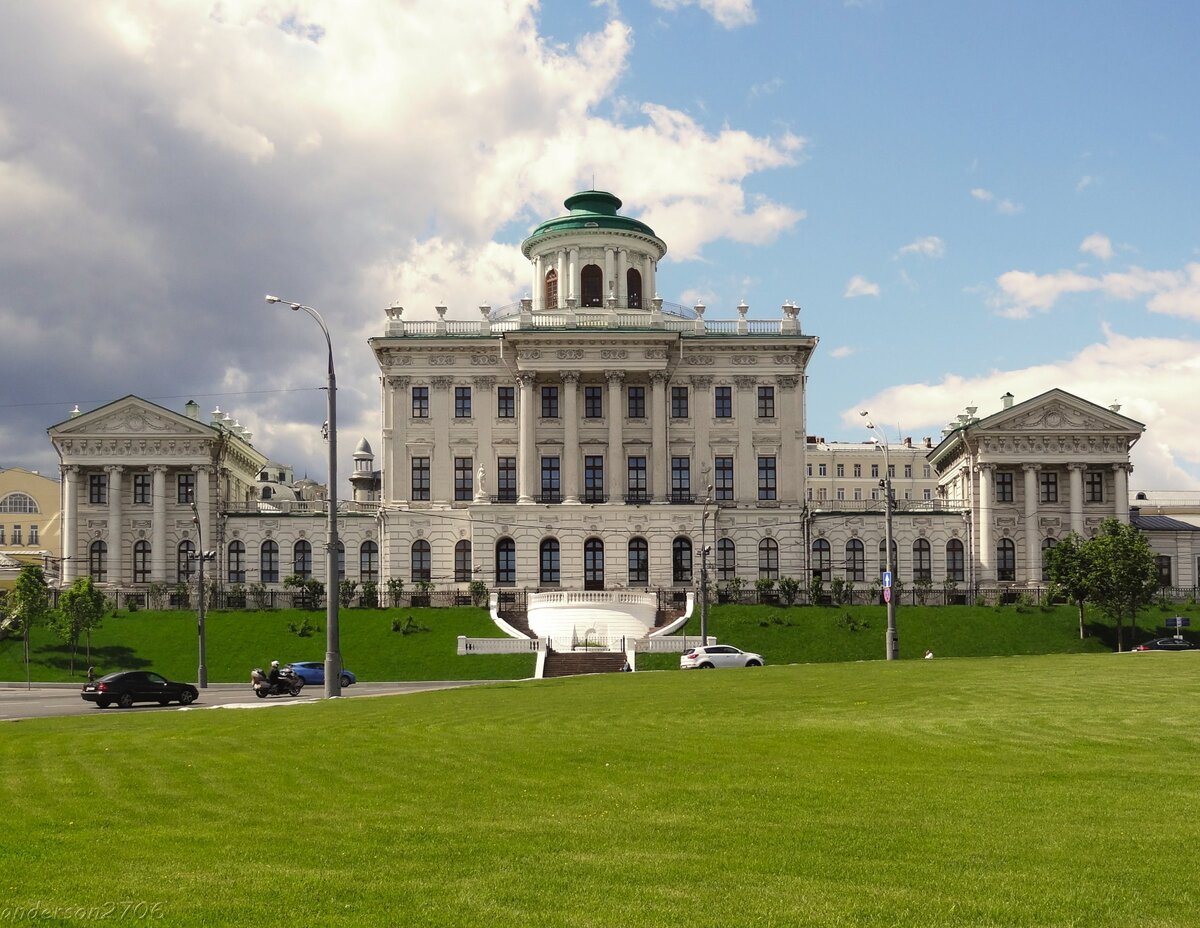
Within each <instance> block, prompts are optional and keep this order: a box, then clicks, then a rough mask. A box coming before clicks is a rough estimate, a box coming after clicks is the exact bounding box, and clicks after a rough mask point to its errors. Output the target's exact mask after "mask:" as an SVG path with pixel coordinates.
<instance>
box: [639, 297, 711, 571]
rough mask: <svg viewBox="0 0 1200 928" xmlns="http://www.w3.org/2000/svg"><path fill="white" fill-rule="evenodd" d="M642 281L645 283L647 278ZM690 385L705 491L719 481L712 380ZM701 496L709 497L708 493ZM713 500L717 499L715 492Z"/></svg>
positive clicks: (690, 381)
mask: <svg viewBox="0 0 1200 928" xmlns="http://www.w3.org/2000/svg"><path fill="white" fill-rule="evenodd" d="M642 280H643V283H644V282H645V278H643V279H642ZM688 384H689V385H690V386H691V388H692V392H691V396H689V397H688V402H689V403H690V405H691V408H690V409H689V410H688V411H689V412H690V413H691V414H692V422H693V423H694V428H695V431H694V433H693V434H694V435H695V438H696V453H697V454H702V455H704V460H703V461H700V462H699V463H698V464H694V465H693V466H695V467H696V468H697V470H698V471H699V473H700V475H701V481H702V483H701V489H704V488H705V487H707V486H708V485H709V484H710V483H711V484H715V483H716V481H717V475H716V471H715V467H716V461H715V460H714V458H715V455H714V454H713V449H712V442H711V440H710V439H709V437H708V436H709V427H710V426H711V425H712V378H711V377H705V376H699V375H697V376H692V377H689V378H688ZM701 495H707V493H704V494H701ZM713 499H716V492H715V490H714V493H713ZM710 564H711V562H710Z"/></svg>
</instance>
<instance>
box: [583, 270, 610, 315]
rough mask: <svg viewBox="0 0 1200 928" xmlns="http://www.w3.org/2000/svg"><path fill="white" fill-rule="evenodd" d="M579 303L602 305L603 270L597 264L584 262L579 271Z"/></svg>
mask: <svg viewBox="0 0 1200 928" xmlns="http://www.w3.org/2000/svg"><path fill="white" fill-rule="evenodd" d="M579 305H580V306H603V305H604V272H603V271H601V270H600V268H599V266H598V265H595V264H585V265H584V266H583V268H582V269H581V270H580V272H579Z"/></svg>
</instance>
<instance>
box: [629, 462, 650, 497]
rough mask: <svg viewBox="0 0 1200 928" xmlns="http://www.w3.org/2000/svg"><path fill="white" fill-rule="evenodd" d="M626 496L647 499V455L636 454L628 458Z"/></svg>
mask: <svg viewBox="0 0 1200 928" xmlns="http://www.w3.org/2000/svg"><path fill="white" fill-rule="evenodd" d="M625 480H626V487H627V488H626V491H625V492H626V496H627V498H628V499H630V500H644V499H647V498H648V497H647V493H646V457H645V455H634V456H632V457H630V458H627V459H626V471H625Z"/></svg>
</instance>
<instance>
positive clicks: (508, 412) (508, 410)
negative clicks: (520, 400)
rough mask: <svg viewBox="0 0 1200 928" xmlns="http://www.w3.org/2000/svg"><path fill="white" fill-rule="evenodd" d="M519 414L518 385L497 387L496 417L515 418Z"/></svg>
mask: <svg viewBox="0 0 1200 928" xmlns="http://www.w3.org/2000/svg"><path fill="white" fill-rule="evenodd" d="M516 415H517V389H516V387H497V388H496V418H498V419H513V418H516Z"/></svg>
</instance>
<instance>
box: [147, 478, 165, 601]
mask: <svg viewBox="0 0 1200 928" xmlns="http://www.w3.org/2000/svg"><path fill="white" fill-rule="evenodd" d="M150 480H151V499H152V504H151V505H152V514H151V519H152V523H151V526H150V580H151V582H153V583H166V582H167V467H166V465H165V464H155V465H153V466H152V467H151V468H150Z"/></svg>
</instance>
